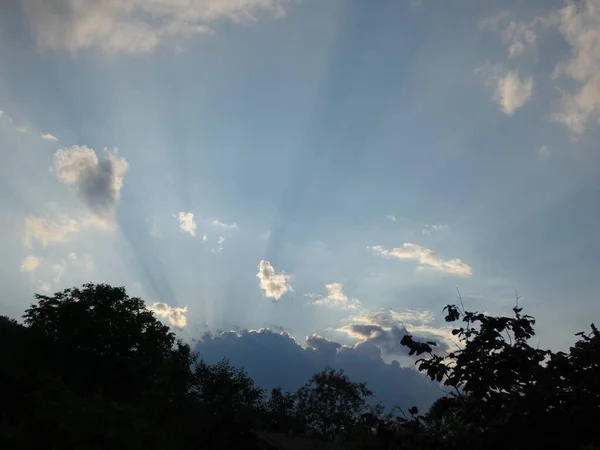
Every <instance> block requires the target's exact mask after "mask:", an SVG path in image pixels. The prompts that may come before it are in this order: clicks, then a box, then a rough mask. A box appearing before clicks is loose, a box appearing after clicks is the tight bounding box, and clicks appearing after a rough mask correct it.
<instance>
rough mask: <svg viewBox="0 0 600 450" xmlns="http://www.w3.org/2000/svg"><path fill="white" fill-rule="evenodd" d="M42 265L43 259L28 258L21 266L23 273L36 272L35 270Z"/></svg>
mask: <svg viewBox="0 0 600 450" xmlns="http://www.w3.org/2000/svg"><path fill="white" fill-rule="evenodd" d="M41 263H42V258H39V257H37V256H32V255H30V256H27V257H25V259H24V260H23V263H22V264H21V272H34V271H35V269H37V268H38V267H40V264H41Z"/></svg>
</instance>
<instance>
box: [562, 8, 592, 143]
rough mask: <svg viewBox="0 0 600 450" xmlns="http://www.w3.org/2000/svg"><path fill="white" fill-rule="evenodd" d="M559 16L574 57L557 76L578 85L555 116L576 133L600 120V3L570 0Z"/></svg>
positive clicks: (568, 60)
mask: <svg viewBox="0 0 600 450" xmlns="http://www.w3.org/2000/svg"><path fill="white" fill-rule="evenodd" d="M558 17H559V23H558V29H559V31H560V32H561V33H562V34H563V36H564V37H565V39H566V41H567V43H568V44H569V45H570V46H571V56H570V58H568V59H566V60H563V61H561V62H560V63H559V64H558V66H557V67H556V70H555V71H554V76H555V77H556V78H557V77H567V78H570V79H571V80H573V81H574V82H575V83H576V85H577V87H576V89H575V90H573V91H567V92H564V93H563V98H562V106H561V110H560V111H558V112H557V113H556V114H554V116H553V119H554V120H555V121H557V122H560V123H562V124H563V125H565V126H566V127H567V128H568V129H569V130H570V131H571V132H572V133H574V134H575V135H577V134H580V133H582V132H583V131H584V130H585V129H586V128H587V126H588V125H589V124H590V123H594V122H598V120H600V45H599V44H598V43H599V42H600V3H599V2H598V0H583V1H581V2H578V3H577V4H576V3H575V2H568V3H567V5H566V6H565V7H564V8H562V9H561V10H560V11H559V15H558Z"/></svg>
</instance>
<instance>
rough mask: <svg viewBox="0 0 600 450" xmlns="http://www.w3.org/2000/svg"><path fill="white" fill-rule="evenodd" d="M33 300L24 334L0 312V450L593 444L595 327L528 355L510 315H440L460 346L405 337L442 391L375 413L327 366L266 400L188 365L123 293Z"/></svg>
mask: <svg viewBox="0 0 600 450" xmlns="http://www.w3.org/2000/svg"><path fill="white" fill-rule="evenodd" d="M36 300H37V303H36V304H33V305H31V307H30V308H29V309H28V310H27V311H26V312H25V315H24V324H20V323H18V322H17V321H15V320H13V319H9V318H7V317H2V316H0V360H1V361H2V370H0V399H1V400H2V401H0V448H2V449H5V448H6V449H31V448H40V449H61V450H62V449H67V450H68V449H78V450H87V449H90V450H92V449H94V450H95V449H115V448H127V449H137V448H140V449H142V448H143V449H145V450H152V449H161V450H163V449H166V450H169V449H173V450H179V449H196V448H208V449H237V448H240V449H241V448H244V449H253V448H264V446H263V447H260V446H259V442H258V441H259V440H260V439H261V438H260V436H265V434H264V433H266V432H268V433H271V435H272V434H273V433H277V434H278V435H279V436H284V435H292V436H293V435H295V436H297V437H302V436H307V435H309V434H310V435H312V436H313V437H318V438H319V439H321V440H324V441H331V440H333V439H335V440H336V441H339V442H338V443H337V445H338V446H342V447H344V448H349V449H357V450H358V449H398V450H400V449H406V450H408V449H410V450H419V449H423V450H431V449H440V450H445V449H481V448H486V449H492V450H494V449H516V450H518V449H526V448H527V449H533V448H544V449H554V448H556V449H559V448H560V449H563V448H569V449H593V448H600V435H598V433H596V432H595V427H596V424H597V423H599V422H600V332H599V330H598V329H597V328H596V327H595V326H594V325H591V331H590V332H589V333H578V334H577V336H578V341H577V342H576V343H575V344H574V345H573V347H571V348H570V349H569V351H568V352H552V351H549V350H540V349H539V348H537V347H535V348H534V347H532V346H531V345H530V341H531V339H532V337H533V336H534V328H533V327H534V325H535V321H534V319H533V318H532V317H530V316H528V315H524V314H522V310H521V308H518V307H515V308H514V310H513V313H514V314H513V316H512V317H494V316H490V315H486V314H481V313H477V312H468V311H465V310H464V308H463V307H457V306H454V305H448V306H447V307H446V308H445V309H444V310H445V311H446V321H448V322H453V323H457V327H456V329H455V330H454V331H453V334H454V336H456V339H457V349H456V350H453V351H451V352H449V353H448V354H446V355H441V354H439V353H437V352H435V351H434V347H435V343H434V342H418V341H417V340H415V339H414V338H413V337H412V336H410V335H406V336H404V337H403V339H402V341H401V344H402V345H404V346H406V347H408V348H409V353H410V354H413V355H416V356H417V357H418V358H419V359H418V360H417V361H416V364H417V367H418V369H419V370H420V371H421V372H423V373H424V374H425V375H426V376H427V377H429V378H430V379H431V380H433V381H434V382H436V383H437V382H439V383H441V384H442V385H444V386H445V387H446V388H447V389H449V390H450V393H449V394H448V395H447V396H445V397H442V398H440V399H439V400H438V401H437V402H435V403H434V404H433V406H432V407H431V408H430V410H429V411H428V412H425V413H421V412H419V411H418V410H417V409H416V408H414V407H412V408H408V409H407V410H406V411H405V410H404V409H402V408H400V407H398V408H394V409H392V410H385V408H383V406H382V405H381V404H372V402H370V399H371V397H372V394H371V392H370V391H369V389H368V388H367V386H366V385H365V384H364V383H360V382H355V381H352V380H350V379H349V378H348V377H347V376H346V375H344V373H343V372H342V371H336V370H334V369H332V368H329V367H327V368H325V370H323V371H322V372H320V373H317V374H315V375H313V376H312V378H311V379H310V380H308V382H307V383H306V384H305V385H304V386H302V387H301V388H300V389H299V390H298V391H297V392H295V393H289V392H283V391H282V390H281V389H280V388H277V389H273V390H272V391H271V393H270V395H268V396H267V395H265V392H263V391H262V390H261V389H260V388H258V387H257V386H255V384H254V381H253V380H252V379H251V378H250V377H249V376H248V374H246V373H245V372H244V371H243V370H242V369H237V368H234V367H232V366H231V365H230V364H229V363H228V362H227V361H221V362H219V363H217V364H214V365H210V364H207V363H205V362H204V361H202V360H201V359H199V358H198V357H197V356H196V355H194V354H192V352H191V350H190V348H189V346H188V345H187V344H185V343H183V342H181V341H178V340H177V338H176V337H175V335H174V334H173V333H172V332H171V331H170V330H169V328H168V327H167V326H165V325H163V324H162V323H161V322H159V321H158V320H157V319H156V318H155V317H154V316H153V315H152V314H151V313H150V312H149V311H148V310H147V309H146V308H145V305H144V302H143V301H142V300H141V299H139V298H135V297H129V296H128V295H127V294H126V292H125V290H124V289H123V288H115V287H111V286H108V285H103V284H100V285H94V284H87V285H84V286H83V287H81V288H73V289H67V290H64V291H62V292H59V293H56V294H55V295H53V296H40V295H36ZM200 356H201V355H200ZM400 406H407V405H400ZM290 439H291V438H290ZM283 440H284V439H283ZM300 441H301V440H300ZM290 442H291V441H290ZM310 445H311V446H313V447H314V445H315V441H314V440H313V441H312V443H311V444H310Z"/></svg>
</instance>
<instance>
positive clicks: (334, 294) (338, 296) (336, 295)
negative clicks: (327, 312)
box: [313, 283, 362, 310]
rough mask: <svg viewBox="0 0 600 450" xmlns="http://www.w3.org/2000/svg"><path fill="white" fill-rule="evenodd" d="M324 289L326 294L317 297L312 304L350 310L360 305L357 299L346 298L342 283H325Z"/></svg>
mask: <svg viewBox="0 0 600 450" xmlns="http://www.w3.org/2000/svg"><path fill="white" fill-rule="evenodd" d="M325 289H327V296H325V297H320V298H319V297H318V298H317V300H315V301H314V302H313V304H314V305H318V306H327V307H329V308H339V309H351V310H356V309H358V308H360V307H361V306H362V305H361V303H360V301H359V300H357V299H355V298H348V296H347V295H346V294H344V285H343V284H341V283H331V284H326V285H325Z"/></svg>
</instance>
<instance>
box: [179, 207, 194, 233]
mask: <svg viewBox="0 0 600 450" xmlns="http://www.w3.org/2000/svg"><path fill="white" fill-rule="evenodd" d="M177 217H178V218H179V229H180V230H181V231H182V232H184V233H187V234H189V235H190V236H196V221H195V220H194V214H193V213H191V212H188V213H184V212H180V213H179V215H178V216H177Z"/></svg>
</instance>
